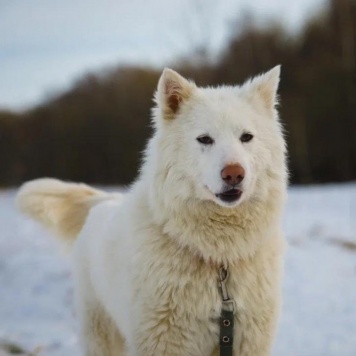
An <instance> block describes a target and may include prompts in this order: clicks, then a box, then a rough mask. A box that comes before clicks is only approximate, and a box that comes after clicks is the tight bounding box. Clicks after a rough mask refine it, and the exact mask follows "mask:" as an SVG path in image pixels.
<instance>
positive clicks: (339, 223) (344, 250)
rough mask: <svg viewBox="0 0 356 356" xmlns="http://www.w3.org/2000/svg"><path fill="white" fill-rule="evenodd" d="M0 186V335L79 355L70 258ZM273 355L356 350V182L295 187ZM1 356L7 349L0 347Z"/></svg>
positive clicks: (49, 354) (320, 355)
mask: <svg viewBox="0 0 356 356" xmlns="http://www.w3.org/2000/svg"><path fill="white" fill-rule="evenodd" d="M14 195H15V191H14V190H3V191H0V227H1V230H0V285H1V289H0V340H1V339H3V340H6V341H11V342H13V343H15V344H17V345H20V346H22V347H24V348H26V349H27V350H29V351H34V350H37V351H39V355H41V356H65V355H66V356H67V355H73V356H75V355H79V354H80V352H79V348H78V344H77V338H76V322H75V317H74V311H73V305H72V285H71V279H70V272H69V270H70V266H69V260H68V258H67V257H66V256H65V254H64V253H63V252H62V251H61V249H60V248H58V245H57V243H56V242H55V241H54V239H52V238H51V237H50V236H49V234H48V233H46V232H45V231H43V230H42V229H41V228H40V227H39V226H38V225H36V224H35V223H34V222H32V221H30V220H28V219H26V218H25V217H23V216H21V215H20V214H19V213H18V212H17V211H16V209H15V207H14ZM284 230H285V232H286V237H287V240H288V243H289V247H288V250H287V255H286V267H285V277H284V285H283V300H284V305H283V310H282V314H281V320H280V326H279V332H278V336H277V340H276V342H275V347H274V352H273V355H274V356H286V355H288V356H332V355H333V356H334V355H337V356H347V355H350V356H351V355H356V338H355V337H354V336H355V333H356V233H355V231H356V184H342V185H327V186H310V187H293V188H291V189H290V192H289V199H288V203H287V209H286V213H285V217H284ZM0 355H3V354H2V353H1V350H0Z"/></svg>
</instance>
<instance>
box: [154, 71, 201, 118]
mask: <svg viewBox="0 0 356 356" xmlns="http://www.w3.org/2000/svg"><path fill="white" fill-rule="evenodd" d="M195 88H196V85H195V84H194V83H193V82H190V81H188V80H187V79H185V78H183V77H182V76H181V75H179V74H178V73H177V72H175V71H174V70H172V69H169V68H165V69H164V71H163V73H162V75H161V78H160V79H159V82H158V88H157V93H156V102H157V104H158V107H159V108H160V109H161V112H162V116H163V118H164V119H168V120H169V119H173V118H174V117H175V116H176V114H177V112H178V110H179V108H180V105H181V104H182V103H183V102H184V101H185V100H187V99H188V98H189V97H190V96H191V95H192V93H193V91H194V89H195Z"/></svg>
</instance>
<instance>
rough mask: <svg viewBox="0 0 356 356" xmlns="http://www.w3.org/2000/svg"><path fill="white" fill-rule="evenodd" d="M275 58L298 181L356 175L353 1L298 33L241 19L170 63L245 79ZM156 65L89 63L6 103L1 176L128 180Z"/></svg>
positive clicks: (210, 81)
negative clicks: (225, 33)
mask: <svg viewBox="0 0 356 356" xmlns="http://www.w3.org/2000/svg"><path fill="white" fill-rule="evenodd" d="M197 58H198V59H197ZM276 64H282V80H281V86H280V97H281V106H280V114H281V119H282V122H283V124H284V127H285V134H286V138H287V141H288V146H289V166H290V170H291V180H292V182H293V183H319V182H335V181H348V180H355V179H356V164H355V162H356V1H354V0H331V1H330V2H329V4H328V7H327V8H325V9H324V10H323V11H322V12H321V13H320V14H318V16H315V17H314V18H312V19H311V20H309V21H308V22H307V23H306V24H305V25H304V27H303V29H302V30H301V31H300V32H298V33H296V34H290V33H288V32H287V31H286V30H285V29H283V28H282V27H281V26H277V25H272V24H271V25H270V26H269V27H267V28H264V29H261V28H259V27H258V26H255V25H254V24H253V22H245V23H244V25H243V28H241V25H240V24H238V23H236V24H235V25H234V26H233V28H232V33H231V37H230V40H229V43H228V45H227V46H226V48H225V49H224V51H223V52H222V53H220V54H219V56H218V57H217V58H215V59H214V60H213V61H208V60H204V56H202V54H201V53H200V54H199V56H196V58H194V56H192V58H191V59H185V60H181V61H180V62H178V63H177V64H176V65H175V66H173V68H174V69H176V70H178V71H179V72H180V73H182V74H183V75H185V76H188V77H191V78H193V79H194V80H195V81H196V82H197V84H198V85H219V84H222V83H224V84H236V83H241V82H242V81H243V80H245V79H246V78H247V77H249V76H252V75H255V74H257V73H259V72H263V71H265V70H268V69H270V68H272V67H274V66H275V65H276ZM159 75H160V72H159V71H157V70H155V69H152V68H143V67H127V66H126V67H122V66H119V67H117V68H114V69H110V70H109V69H107V70H104V71H102V72H99V73H89V74H87V75H85V76H84V77H82V78H81V79H80V80H79V81H77V82H76V83H75V84H74V85H73V86H72V88H71V89H70V90H68V91H66V92H64V93H62V94H60V95H57V96H55V97H53V98H51V99H48V100H46V101H45V102H43V103H42V104H40V105H38V106H36V107H34V108H32V109H30V110H28V111H26V112H24V113H14V112H5V111H0V167H1V170H0V184H1V185H3V186H5V185H15V184H19V183H21V182H23V181H25V180H28V179H33V178H36V177H41V176H52V177H58V178H61V179H67V180H75V181H85V182H89V183H101V184H127V183H129V182H131V181H132V180H133V179H134V177H135V176H136V174H137V168H138V165H139V161H140V157H141V152H142V149H143V148H144V145H145V143H146V141H147V139H148V137H149V136H150V133H151V128H150V120H149V117H150V108H151V107H152V105H153V102H152V94H153V92H154V90H155V88H156V85H157V81H158V78H159Z"/></svg>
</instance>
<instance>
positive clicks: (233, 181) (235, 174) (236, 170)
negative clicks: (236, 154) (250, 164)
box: [221, 164, 245, 185]
mask: <svg viewBox="0 0 356 356" xmlns="http://www.w3.org/2000/svg"><path fill="white" fill-rule="evenodd" d="M244 177H245V170H244V169H243V168H242V166H241V165H239V164H230V165H228V166H226V167H225V168H224V169H223V170H222V171H221V178H222V179H223V181H224V182H225V183H227V184H229V185H237V184H239V183H241V182H242V180H243V179H244Z"/></svg>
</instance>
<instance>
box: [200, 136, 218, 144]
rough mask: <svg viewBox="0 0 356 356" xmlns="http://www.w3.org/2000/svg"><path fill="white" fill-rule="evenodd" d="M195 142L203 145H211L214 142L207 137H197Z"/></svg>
mask: <svg viewBox="0 0 356 356" xmlns="http://www.w3.org/2000/svg"><path fill="white" fill-rule="evenodd" d="M197 140H198V142H200V143H202V144H203V145H212V144H213V143H214V140H213V139H212V138H211V137H210V136H208V135H203V136H199V137H197Z"/></svg>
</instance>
